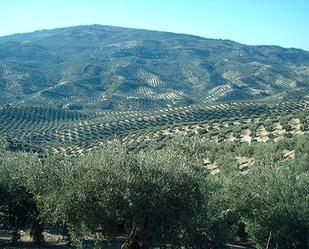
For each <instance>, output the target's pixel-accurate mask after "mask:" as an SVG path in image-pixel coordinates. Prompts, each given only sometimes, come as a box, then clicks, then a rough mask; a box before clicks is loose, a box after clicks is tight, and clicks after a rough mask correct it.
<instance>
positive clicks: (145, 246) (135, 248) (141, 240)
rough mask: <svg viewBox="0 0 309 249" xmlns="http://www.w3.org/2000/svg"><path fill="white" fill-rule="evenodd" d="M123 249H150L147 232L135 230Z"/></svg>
mask: <svg viewBox="0 0 309 249" xmlns="http://www.w3.org/2000/svg"><path fill="white" fill-rule="evenodd" d="M121 249H149V243H148V239H147V236H146V233H145V231H144V230H143V229H139V228H133V229H132V231H131V233H130V235H129V237H128V238H127V240H126V242H125V243H124V244H123V245H122V247H121Z"/></svg>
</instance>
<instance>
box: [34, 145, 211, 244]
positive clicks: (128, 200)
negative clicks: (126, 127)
mask: <svg viewBox="0 0 309 249" xmlns="http://www.w3.org/2000/svg"><path fill="white" fill-rule="evenodd" d="M192 153H193V152H192ZM193 158H194V157H192V155H191V156H186V155H181V154H180V153H177V150H175V148H174V147H173V146H170V147H169V146H167V147H165V148H164V149H162V150H151V149H148V150H147V151H140V152H138V153H134V154H133V153H129V152H128V151H127V149H126V148H125V147H123V146H121V145H119V144H117V143H116V144H111V145H106V146H105V147H104V148H103V149H102V150H99V151H97V152H92V153H89V154H86V155H84V156H82V157H80V158H78V159H76V160H73V161H72V160H71V161H70V162H69V161H61V160H57V159H55V158H52V159H48V160H46V163H45V164H43V166H41V167H44V168H43V169H42V168H41V169H40V168H39V169H37V170H36V172H37V173H35V174H34V175H35V177H36V179H33V180H32V183H31V184H32V188H33V189H34V191H35V192H36V193H37V200H38V203H39V207H40V211H41V213H42V215H43V216H44V217H45V218H46V220H48V221H49V222H51V223H54V224H56V223H59V222H61V223H62V224H66V226H67V227H68V229H69V232H70V235H71V237H72V238H73V240H75V242H78V241H81V240H82V237H83V236H84V235H86V234H87V233H89V232H94V231H96V230H100V231H101V232H102V233H103V235H104V236H105V237H106V238H107V239H113V238H115V237H117V236H119V235H125V236H126V237H127V240H126V242H125V243H124V245H123V248H149V247H150V246H155V245H159V246H161V247H165V246H167V245H170V246H171V245H172V246H173V247H174V248H177V247H181V246H187V247H189V248H190V247H191V248H205V246H208V247H210V245H211V242H210V237H209V236H208V234H207V231H205V229H204V228H205V227H206V226H205V222H206V221H207V217H206V216H207V212H206V211H205V210H206V209H207V203H208V202H207V199H208V196H209V191H208V188H207V180H206V176H207V172H206V169H205V168H203V167H201V165H199V164H198V162H197V161H196V160H194V159H193ZM48 164H52V165H53V167H50V166H48ZM44 165H45V166H44Z"/></svg>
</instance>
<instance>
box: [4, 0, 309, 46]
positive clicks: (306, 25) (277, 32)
mask: <svg viewBox="0 0 309 249" xmlns="http://www.w3.org/2000/svg"><path fill="white" fill-rule="evenodd" d="M0 13H1V15H0V36H3V35H9V34H13V33H24V32H30V31H35V30H40V29H51V28H59V27H68V26H76V25H85V24H103V25H113V26H121V27H129V28H142V29H151V30H159V31H171V32H175V33H185V34H192V35H199V36H203V37H207V38H218V39H229V40H234V41H237V42H240V43H244V44H248V45H279V46H282V47H294V48H301V49H304V50H308V51H309V0H0Z"/></svg>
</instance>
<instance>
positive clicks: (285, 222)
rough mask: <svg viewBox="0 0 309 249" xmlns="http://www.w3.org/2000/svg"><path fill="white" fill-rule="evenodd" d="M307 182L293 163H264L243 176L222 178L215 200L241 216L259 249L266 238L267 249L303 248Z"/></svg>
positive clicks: (307, 227)
mask: <svg viewBox="0 0 309 249" xmlns="http://www.w3.org/2000/svg"><path fill="white" fill-rule="evenodd" d="M308 179H309V175H308V173H299V171H298V168H297V165H296V164H295V162H292V161H291V162H273V161H271V160H265V161H264V162H260V163H258V164H256V165H255V167H253V168H251V169H250V170H249V172H248V173H247V174H246V175H239V174H235V175H233V176H231V177H228V178H226V179H225V187H224V191H222V192H221V194H222V196H220V197H219V198H222V200H226V201H228V203H229V205H230V207H231V208H233V210H234V211H235V212H236V213H238V214H239V215H240V216H241V219H242V220H243V222H245V224H246V225H247V226H248V230H249V233H250V234H251V235H252V236H253V238H254V239H255V241H256V242H257V243H258V245H259V248H265V246H266V243H267V240H268V237H269V236H271V239H270V242H271V248H287V249H288V248H289V249H290V248H307V247H308V242H309V241H308V238H309V209H308V203H309V181H308ZM270 234H271V235H270Z"/></svg>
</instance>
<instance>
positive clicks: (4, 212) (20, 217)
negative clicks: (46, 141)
mask: <svg viewBox="0 0 309 249" xmlns="http://www.w3.org/2000/svg"><path fill="white" fill-rule="evenodd" d="M37 163H39V159H38V158H37V157H36V156H35V155H29V154H24V153H10V152H6V151H4V150H2V152H1V154H0V223H1V224H3V225H4V227H5V228H8V229H12V230H13V241H17V240H19V229H22V228H23V229H24V228H27V229H28V228H30V230H31V235H32V236H33V238H34V241H35V243H37V244H41V243H42V242H43V236H42V229H43V226H42V222H41V220H40V219H39V214H38V209H37V206H36V203H35V199H34V195H33V193H32V192H30V191H29V189H28V187H27V181H26V177H25V176H26V175H27V172H26V171H27V169H28V168H31V166H33V165H35V164H37Z"/></svg>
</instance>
